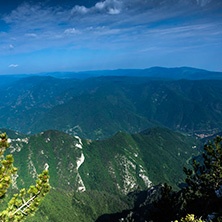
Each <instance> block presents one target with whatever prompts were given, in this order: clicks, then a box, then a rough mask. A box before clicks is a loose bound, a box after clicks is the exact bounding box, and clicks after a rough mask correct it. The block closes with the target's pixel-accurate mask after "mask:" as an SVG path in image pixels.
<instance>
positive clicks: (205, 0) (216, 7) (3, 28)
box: [0, 0, 222, 74]
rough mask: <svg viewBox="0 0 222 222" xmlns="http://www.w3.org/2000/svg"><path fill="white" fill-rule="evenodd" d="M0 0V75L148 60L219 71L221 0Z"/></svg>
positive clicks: (149, 64)
mask: <svg viewBox="0 0 222 222" xmlns="http://www.w3.org/2000/svg"><path fill="white" fill-rule="evenodd" d="M0 4H1V5H0V74H18V73H21V74H23V73H40V72H53V71H83V70H101V69H118V68H148V67H152V66H163V67H179V66H190V67H196V68H203V69H208V70H213V71H222V62H221V61H222V1H221V0H165V1H163V0H101V1H94V0H93V1H90V0H78V1H75V0H73V1H71V0H54V1H52V0H45V1H33V2H32V1H23V0H17V1H16V0H8V1H7V3H0Z"/></svg>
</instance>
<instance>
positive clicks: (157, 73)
mask: <svg viewBox="0 0 222 222" xmlns="http://www.w3.org/2000/svg"><path fill="white" fill-rule="evenodd" d="M35 75H37V76H51V77H54V78H62V79H73V78H76V79H86V78H92V77H99V76H134V77H149V78H153V79H171V80H173V79H174V80H178V79H190V80H200V79H220V80H221V79H222V72H213V71H207V70H204V69H197V68H191V67H177V68H164V67H151V68H147V69H117V70H95V71H81V72H48V73H47V72H45V73H38V74H21V75H1V79H2V80H3V81H1V83H0V86H3V85H4V83H7V82H9V81H10V82H12V81H13V80H17V79H18V78H25V77H31V76H35Z"/></svg>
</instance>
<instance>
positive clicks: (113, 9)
mask: <svg viewBox="0 0 222 222" xmlns="http://www.w3.org/2000/svg"><path fill="white" fill-rule="evenodd" d="M119 13H120V9H117V8H110V9H109V14H110V15H118V14H119Z"/></svg>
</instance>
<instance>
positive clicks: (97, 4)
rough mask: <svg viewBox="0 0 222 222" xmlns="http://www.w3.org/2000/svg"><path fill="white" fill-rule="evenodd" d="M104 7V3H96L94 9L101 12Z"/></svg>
mask: <svg viewBox="0 0 222 222" xmlns="http://www.w3.org/2000/svg"><path fill="white" fill-rule="evenodd" d="M104 7H105V2H97V3H96V5H95V8H97V9H99V10H102V9H104Z"/></svg>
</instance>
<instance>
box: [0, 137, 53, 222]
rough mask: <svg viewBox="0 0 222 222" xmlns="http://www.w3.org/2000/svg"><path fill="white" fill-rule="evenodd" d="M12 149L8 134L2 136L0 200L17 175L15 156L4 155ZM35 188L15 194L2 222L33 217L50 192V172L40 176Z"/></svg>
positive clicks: (0, 216) (1, 218)
mask: <svg viewBox="0 0 222 222" xmlns="http://www.w3.org/2000/svg"><path fill="white" fill-rule="evenodd" d="M9 147H10V144H9V143H8V137H7V135H6V133H2V134H1V135H0V198H1V199H2V198H4V197H5V195H6V193H7V190H8V188H9V186H10V184H11V183H12V178H11V177H12V175H13V174H16V172H17V168H15V167H14V166H13V162H14V159H13V156H12V155H7V156H6V157H5V155H4V153H5V151H6V149H7V148H9ZM38 178H39V179H38V180H37V181H36V185H35V186H30V188H29V189H28V190H27V191H26V189H25V188H23V189H21V190H20V192H19V193H18V194H14V196H13V197H12V199H11V200H10V201H9V202H8V207H7V209H6V210H4V211H2V212H0V221H1V222H19V221H23V220H24V219H26V217H27V216H29V215H33V214H34V213H35V211H36V210H37V209H38V205H39V203H40V202H41V200H42V199H43V197H44V196H45V195H46V194H47V193H48V192H49V190H50V185H49V175H48V171H47V170H44V171H43V173H42V174H40V175H39V176H38Z"/></svg>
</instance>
